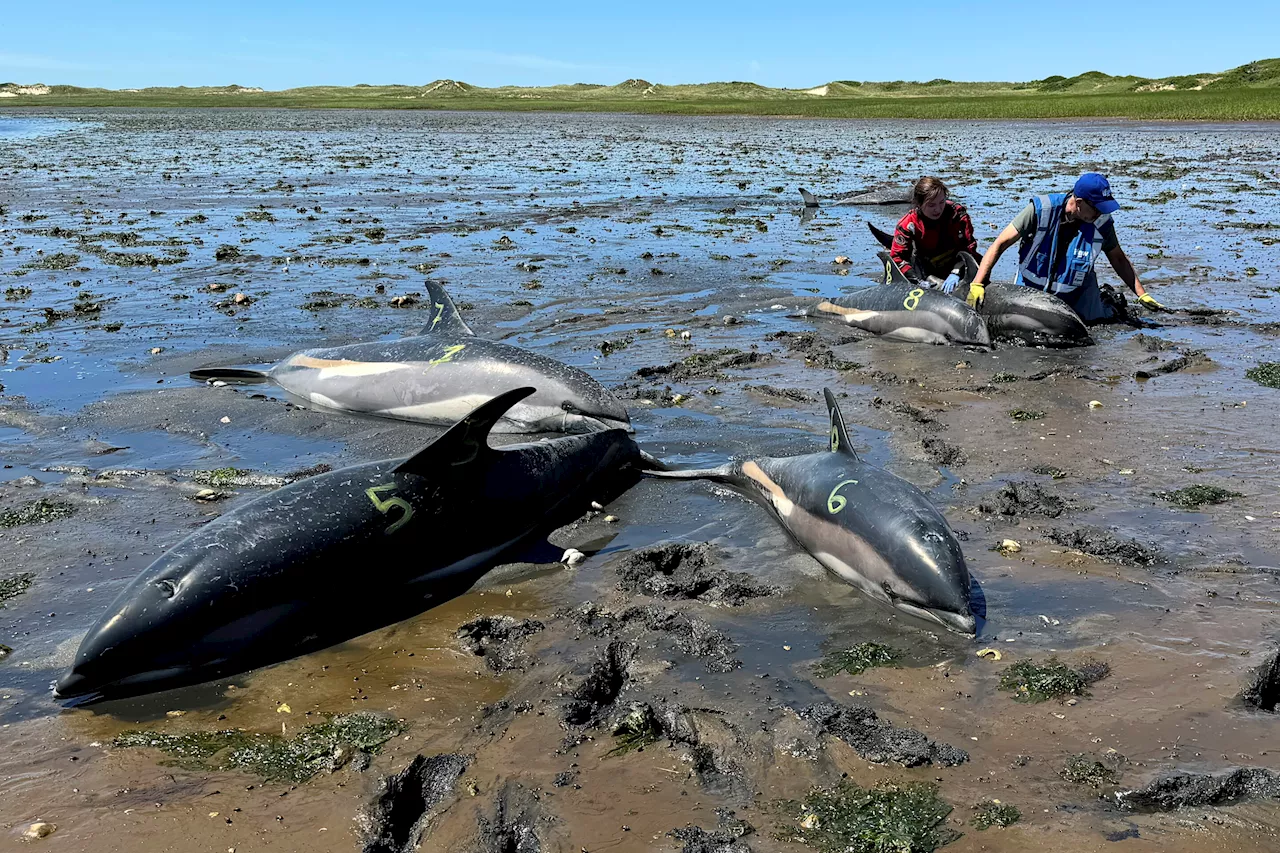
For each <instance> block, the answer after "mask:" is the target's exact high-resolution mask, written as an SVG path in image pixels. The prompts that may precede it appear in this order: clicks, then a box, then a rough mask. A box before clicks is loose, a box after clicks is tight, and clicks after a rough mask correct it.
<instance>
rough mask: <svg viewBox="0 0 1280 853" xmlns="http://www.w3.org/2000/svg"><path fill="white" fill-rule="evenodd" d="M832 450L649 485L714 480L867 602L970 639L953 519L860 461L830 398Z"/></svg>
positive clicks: (971, 621) (675, 474) (681, 474)
mask: <svg viewBox="0 0 1280 853" xmlns="http://www.w3.org/2000/svg"><path fill="white" fill-rule="evenodd" d="M824 394H825V396H826V400H827V410H828V412H829V414H830V418H831V432H830V436H831V439H830V449H829V450H828V451H826V452H822V453H810V454H806V455H804V456H790V457H786V458H783V459H773V458H768V457H763V458H759V459H744V460H740V461H736V462H730V463H728V464H726V465H722V466H721V467H719V468H709V469H704V470H697V471H646V472H645V476H649V477H657V478H664V479H680V480H712V481H714V482H718V483H724V484H726V485H728V486H730V487H732V488H733V489H735V490H736V491H739V492H741V493H743V494H745V495H747V496H748V497H750V498H752V499H754V500H756V501H758V502H760V503H762V504H763V505H764V506H765V507H766V508H767V509H769V510H770V511H771V512H772V513H773V514H774V515H775V516H776V517H777V519H778V521H780V522H781V523H782V526H783V527H784V528H786V530H787V532H788V533H790V534H791V536H792V537H793V538H794V539H795V540H796V541H797V542H798V543H800V546H801V547H802V548H804V549H805V550H806V551H808V552H809V553H810V554H812V555H813V557H814V558H815V559H816V560H817V561H818V562H820V563H822V565H824V566H826V567H827V568H828V569H830V570H831V571H833V572H835V573H836V574H837V575H839V576H840V577H841V578H842V579H843V580H845V581H847V582H848V583H850V584H852V585H853V586H855V587H857V588H858V589H860V590H862V591H863V592H864V593H866V594H867V595H868V596H870V597H871V598H873V599H876V600H878V601H881V602H886V603H888V604H890V605H892V606H893V607H894V608H895V609H897V610H900V611H902V612H904V613H909V614H911V615H913V616H917V617H921V618H924V619H926V620H929V621H931V622H934V623H936V624H939V625H942V626H943V627H945V628H947V629H948V630H951V631H955V632H957V633H961V634H967V635H970V636H972V635H973V634H974V631H975V627H976V620H975V618H974V615H973V608H972V606H971V604H970V600H969V592H970V581H969V569H968V567H967V566H966V564H965V561H964V554H963V552H962V551H961V550H960V543H959V542H958V541H956V537H955V534H954V533H952V532H951V528H950V526H949V525H948V524H947V520H946V519H945V518H944V517H943V515H942V513H941V512H939V511H938V509H937V507H935V506H934V505H933V504H932V503H931V502H930V501H929V499H928V498H927V497H925V495H924V493H923V492H921V491H920V490H919V489H917V488H916V487H915V486H913V485H911V484H910V483H908V482H907V481H906V480H903V479H901V478H900V477H896V476H894V475H893V474H890V473H889V472H887V471H885V470H883V469H881V468H877V467H875V466H874V465H870V464H868V463H867V462H864V461H863V460H862V459H860V458H859V457H858V454H857V453H855V452H854V450H853V447H852V446H851V445H850V443H849V435H848V432H847V430H846V429H845V424H844V418H843V416H842V415H841V414H840V408H839V406H837V405H836V399H835V396H834V395H832V393H831V391H829V390H826V391H824Z"/></svg>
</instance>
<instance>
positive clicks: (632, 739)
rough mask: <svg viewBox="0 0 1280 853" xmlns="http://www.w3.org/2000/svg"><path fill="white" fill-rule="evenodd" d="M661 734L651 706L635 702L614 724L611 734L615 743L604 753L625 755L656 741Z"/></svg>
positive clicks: (660, 728)
mask: <svg viewBox="0 0 1280 853" xmlns="http://www.w3.org/2000/svg"><path fill="white" fill-rule="evenodd" d="M662 735H663V731H662V723H661V722H659V721H658V716H657V714H655V713H654V711H653V708H652V707H651V706H650V705H649V704H648V703H644V702H637V703H635V704H634V705H632V706H631V710H630V711H628V712H627V713H626V714H624V715H623V716H622V717H621V718H620V719H619V720H618V722H617V723H615V724H614V727H613V736H614V738H615V739H616V744H617V745H616V746H614V748H613V749H611V750H609V751H608V752H607V753H605V754H606V755H626V754H627V753H628V752H631V751H633V750H643V749H644V748H645V747H646V746H648V745H649V744H651V743H657V742H658V740H660V739H661V738H662Z"/></svg>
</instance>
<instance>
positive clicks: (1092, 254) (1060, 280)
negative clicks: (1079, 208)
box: [1014, 193, 1111, 293]
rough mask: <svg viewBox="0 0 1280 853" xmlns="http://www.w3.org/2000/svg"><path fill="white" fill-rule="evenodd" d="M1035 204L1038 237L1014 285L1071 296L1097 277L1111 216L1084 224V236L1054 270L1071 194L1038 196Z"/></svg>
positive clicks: (1022, 258)
mask: <svg viewBox="0 0 1280 853" xmlns="http://www.w3.org/2000/svg"><path fill="white" fill-rule="evenodd" d="M1031 203H1032V204H1033V205H1035V209H1036V233H1035V236H1034V237H1032V238H1031V241H1030V242H1024V243H1023V245H1022V249H1021V250H1020V252H1019V255H1018V274H1017V277H1016V278H1015V279H1014V282H1015V283H1016V284H1023V285H1027V286H1028V287H1034V288H1036V289H1038V290H1044V291H1048V292H1049V293H1070V292H1071V291H1073V290H1075V289H1077V288H1078V287H1080V286H1081V285H1083V284H1084V283H1085V282H1086V281H1088V280H1089V278H1090V276H1091V274H1092V273H1093V265H1094V263H1096V262H1097V260H1098V256H1099V255H1101V254H1102V226H1103V225H1105V224H1106V223H1108V222H1110V221H1111V215H1110V214H1108V213H1104V214H1102V215H1101V216H1099V217H1098V218H1097V219H1096V220H1094V222H1092V223H1088V222H1082V223H1080V233H1079V234H1077V235H1076V238H1075V239H1074V240H1072V241H1071V245H1069V246H1067V251H1066V252H1065V253H1063V256H1062V260H1061V261H1060V262H1059V263H1058V264H1057V266H1056V267H1054V268H1053V269H1052V270H1051V269H1050V265H1052V264H1053V259H1054V257H1056V256H1057V254H1058V226H1059V225H1060V224H1061V223H1062V216H1063V214H1064V213H1066V210H1067V194H1066V193H1053V194H1051V195H1041V196H1036V197H1035V198H1033V199H1032V200H1031Z"/></svg>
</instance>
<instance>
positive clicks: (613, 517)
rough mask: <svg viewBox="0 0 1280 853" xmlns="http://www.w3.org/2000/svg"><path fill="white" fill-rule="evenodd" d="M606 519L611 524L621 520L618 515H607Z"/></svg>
mask: <svg viewBox="0 0 1280 853" xmlns="http://www.w3.org/2000/svg"><path fill="white" fill-rule="evenodd" d="M604 520H605V521H607V522H609V523H610V524H613V523H614V522H616V521H619V520H620V519H619V518H618V517H617V516H616V515H606V516H605V517H604Z"/></svg>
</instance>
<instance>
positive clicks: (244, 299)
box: [231, 293, 253, 305]
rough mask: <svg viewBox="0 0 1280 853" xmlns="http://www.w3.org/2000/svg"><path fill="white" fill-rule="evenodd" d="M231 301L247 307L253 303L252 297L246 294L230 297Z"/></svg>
mask: <svg viewBox="0 0 1280 853" xmlns="http://www.w3.org/2000/svg"><path fill="white" fill-rule="evenodd" d="M231 301H232V302H234V303H235V304H237V305H248V304H249V303H250V302H252V301H253V297H252V296H250V295H249V294H247V293H237V294H236V295H235V296H233V297H231Z"/></svg>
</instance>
